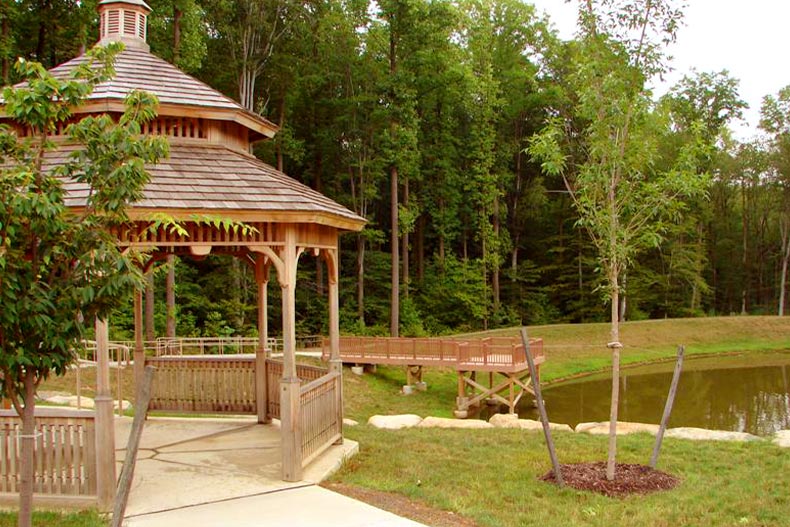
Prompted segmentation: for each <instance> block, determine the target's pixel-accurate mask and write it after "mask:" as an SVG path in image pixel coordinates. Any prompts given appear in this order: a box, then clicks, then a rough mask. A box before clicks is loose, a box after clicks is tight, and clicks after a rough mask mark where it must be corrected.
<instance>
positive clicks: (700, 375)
mask: <svg viewBox="0 0 790 527" xmlns="http://www.w3.org/2000/svg"><path fill="white" fill-rule="evenodd" d="M673 369H674V363H663V364H653V365H647V366H639V367H636V368H629V369H624V370H622V371H621V377H620V379H621V380H620V390H621V391H620V415H619V420H620V421H632V422H641V423H659V422H660V421H661V414H662V413H663V411H664V402H665V400H666V397H667V392H668V391H669V385H670V382H671V380H672V370H673ZM788 387H790V354H788V353H764V354H763V353H758V354H754V353H753V354H748V355H740V356H719V357H714V358H703V359H688V358H687V359H686V361H685V362H684V364H683V372H682V374H681V376H680V384H679V386H678V393H677V397H676V398H675V405H674V407H673V410H672V416H671V418H670V421H669V426H670V427H680V426H693V427H698V428H709V429H713V430H731V431H737V432H749V433H751V434H756V435H770V434H772V433H774V432H776V431H778V430H783V429H788V428H790V391H789V390H788ZM543 397H544V399H545V400H546V409H547V412H548V414H549V420H550V421H552V422H555V423H567V424H569V425H571V426H576V424H578V423H581V422H589V421H608V420H609V403H610V397H611V374H609V375H608V376H607V375H604V374H600V375H594V376H588V377H584V378H580V379H575V380H573V381H569V382H566V383H562V384H558V385H557V386H552V387H548V388H546V389H545V390H544V391H543ZM523 406H524V408H523V409H522V410H521V412H520V413H521V417H522V418H524V419H538V417H537V411H536V410H535V409H534V408H532V407H531V406H530V405H528V404H525V405H523Z"/></svg>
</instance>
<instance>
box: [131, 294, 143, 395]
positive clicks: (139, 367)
mask: <svg viewBox="0 0 790 527" xmlns="http://www.w3.org/2000/svg"><path fill="white" fill-rule="evenodd" d="M133 358H134V385H135V389H136V390H139V389H140V386H142V385H143V372H144V371H145V348H144V346H143V292H142V291H140V290H136V291H135V292H134V356H133ZM135 397H136V396H135Z"/></svg>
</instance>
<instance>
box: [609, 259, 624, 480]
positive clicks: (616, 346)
mask: <svg viewBox="0 0 790 527" xmlns="http://www.w3.org/2000/svg"><path fill="white" fill-rule="evenodd" d="M617 280H618V275H617V271H616V270H614V271H611V281H610V282H611V287H612V313H611V317H612V327H611V337H610V338H611V339H612V341H611V342H610V343H609V347H610V348H611V350H612V404H611V407H610V408H609V452H608V456H607V459H606V479H608V480H609V481H612V480H613V479H614V469H615V462H616V458H617V410H618V407H619V405H620V348H621V344H620V320H619V316H618V315H619V306H620V292H619V289H618V283H617Z"/></svg>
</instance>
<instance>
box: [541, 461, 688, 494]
mask: <svg viewBox="0 0 790 527" xmlns="http://www.w3.org/2000/svg"><path fill="white" fill-rule="evenodd" d="M560 472H561V473H562V479H563V481H564V482H565V484H566V485H567V486H569V487H573V488H574V489H579V490H589V491H592V492H597V493H599V494H603V495H604V496H609V497H610V498H623V497H625V496H629V495H631V494H649V493H651V492H657V491H660V490H669V489H672V488H674V487H676V486H677V485H678V483H680V480H679V479H678V478H676V477H675V476H671V475H669V474H667V473H665V472H661V471H660V470H655V469H652V468H650V467H648V466H645V465H632V464H627V463H617V464H616V465H615V472H614V480H612V481H609V480H608V479H606V463H604V462H602V461H600V462H597V463H576V464H569V465H560ZM540 479H541V480H542V481H547V482H549V483H556V481H555V479H554V471H553V470H551V471H549V472H548V473H546V474H544V475H543V476H541V478H540Z"/></svg>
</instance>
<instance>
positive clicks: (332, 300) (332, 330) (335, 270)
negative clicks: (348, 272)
mask: <svg viewBox="0 0 790 527" xmlns="http://www.w3.org/2000/svg"><path fill="white" fill-rule="evenodd" d="M337 245H338V243H337V238H335V246H337ZM324 254H325V258H324V259H325V260H326V265H327V271H328V272H327V275H329V370H330V371H336V372H338V373H339V374H340V382H339V383H338V386H339V389H338V390H337V402H336V403H337V419H338V421H340V422H341V423H342V422H343V361H342V360H341V359H340V291H339V289H340V283H339V282H340V273H339V270H340V268H339V263H340V262H339V260H340V259H339V258H338V250H337V249H331V250H328V251H325V253H324ZM340 430H341V432H340V434H341V435H340V439H338V440H337V441H336V442H335V444H337V445H339V444H342V443H343V435H342V434H343V432H342V430H343V427H342V426H341V427H340Z"/></svg>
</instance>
